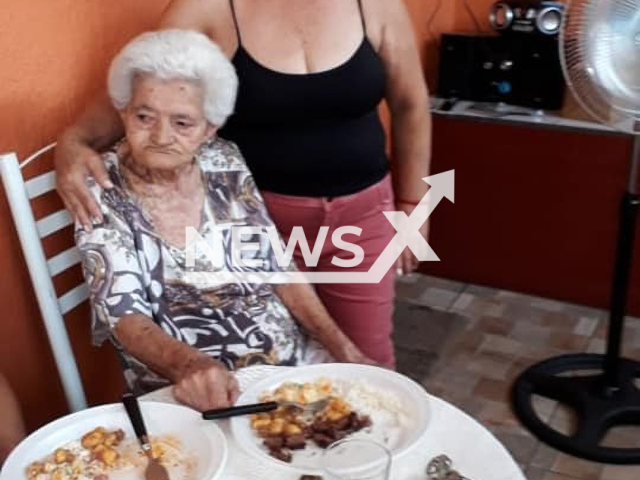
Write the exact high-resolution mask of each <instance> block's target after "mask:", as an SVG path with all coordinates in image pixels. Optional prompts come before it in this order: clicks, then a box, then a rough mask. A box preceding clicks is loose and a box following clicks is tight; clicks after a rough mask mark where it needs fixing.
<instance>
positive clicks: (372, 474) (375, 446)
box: [320, 438, 391, 480]
mask: <svg viewBox="0 0 640 480" xmlns="http://www.w3.org/2000/svg"><path fill="white" fill-rule="evenodd" d="M320 465H321V467H322V474H323V478H325V480H389V471H390V470H391V452H389V450H388V449H387V448H386V447H385V446H384V445H381V444H379V443H377V442H374V441H372V440H365V439H356V438H354V439H348V438H347V439H344V440H340V441H338V442H335V443H333V444H331V445H329V447H327V448H326V449H325V450H324V452H323V454H322V458H321V461H320Z"/></svg>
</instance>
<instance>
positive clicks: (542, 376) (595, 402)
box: [512, 354, 640, 464]
mask: <svg viewBox="0 0 640 480" xmlns="http://www.w3.org/2000/svg"><path fill="white" fill-rule="evenodd" d="M604 358H605V356H604V355H598V354H572V355H561V356H558V357H555V358H550V359H548V360H545V361H542V362H540V363H537V364H535V365H533V366H531V367H530V368H528V369H527V370H525V371H524V372H523V373H522V374H521V375H520V376H519V377H518V379H517V380H516V383H515V384H514V387H513V392H512V393H513V403H514V410H515V413H516V415H517V416H518V418H519V419H520V421H521V422H522V423H523V424H524V425H525V426H526V427H527V428H528V429H529V430H530V431H531V432H532V433H533V434H534V435H535V436H537V437H538V438H539V439H540V440H542V441H543V442H545V443H547V444H549V445H551V446H552V447H555V448H557V449H558V450H561V451H563V452H566V453H569V454H571V455H574V456H576V457H581V458H585V459H588V460H593V461H596V462H602V463H615V464H636V463H637V464H640V448H615V447H604V446H601V445H600V442H601V440H602V439H603V437H604V435H605V434H606V432H607V431H608V430H609V429H610V428H612V427H615V426H621V425H640V390H639V389H638V387H636V383H635V380H636V379H637V378H638V379H640V362H636V361H632V360H628V359H625V358H621V359H619V360H618V363H617V368H616V371H615V374H616V375H615V376H616V379H617V382H616V385H617V387H609V386H607V385H606V383H605V381H604V368H603V366H604ZM594 372H595V373H594ZM533 395H540V396H542V397H546V398H550V399H553V400H556V401H558V402H560V403H562V404H563V405H564V406H566V407H569V408H571V409H573V410H574V412H575V413H576V415H577V422H578V424H577V428H576V429H575V432H574V433H573V434H572V435H564V434H562V433H560V432H558V431H557V430H554V429H553V428H551V427H550V426H549V425H547V424H546V423H545V422H543V421H542V420H541V419H540V417H539V416H538V415H537V413H536V411H535V410H534V409H533V403H532V400H533Z"/></svg>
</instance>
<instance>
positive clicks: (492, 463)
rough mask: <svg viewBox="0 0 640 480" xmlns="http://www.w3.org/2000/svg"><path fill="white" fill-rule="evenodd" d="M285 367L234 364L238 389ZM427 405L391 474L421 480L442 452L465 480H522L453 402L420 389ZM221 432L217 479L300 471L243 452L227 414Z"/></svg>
mask: <svg viewBox="0 0 640 480" xmlns="http://www.w3.org/2000/svg"><path fill="white" fill-rule="evenodd" d="M286 368H291V367H271V366H258V367H249V368H245V369H241V370H238V372H237V378H238V382H239V383H240V390H241V391H244V389H245V388H247V387H248V386H249V385H251V384H252V383H255V382H257V381H258V380H262V379H263V378H265V377H266V376H268V375H270V374H273V373H277V372H281V371H282V370H283V369H286ZM142 399H143V400H154V401H161V402H167V403H177V402H176V401H175V400H174V398H173V396H172V395H171V389H170V388H163V389H161V390H158V391H155V392H152V393H149V394H147V395H145V396H143V397H142ZM425 402H429V406H430V408H431V422H430V424H429V426H428V432H427V434H426V435H425V436H424V437H423V438H422V440H421V441H420V443H419V444H418V445H416V447H415V448H413V449H412V450H411V451H410V452H409V453H407V454H406V455H404V456H403V457H402V458H401V459H400V461H398V462H395V463H394V464H393V466H392V473H391V479H392V480H425V479H426V478H427V476H426V473H425V467H426V465H427V463H428V462H429V460H430V459H431V458H433V457H434V456H436V455H439V454H442V453H444V454H446V455H448V456H449V457H450V458H451V459H452V460H453V464H454V468H456V469H457V470H458V471H460V473H462V474H463V475H465V476H466V477H468V478H469V479H471V480H526V479H525V477H524V475H523V474H522V471H521V470H520V468H519V467H518V465H517V464H516V463H515V462H514V460H513V458H512V457H511V455H510V454H509V452H508V451H507V450H506V449H505V448H504V446H503V445H502V444H501V443H500V442H499V441H498V440H496V438H495V437H494V436H493V435H492V434H491V433H490V432H489V431H488V430H487V429H486V428H484V427H483V426H482V425H480V424H479V423H478V422H476V421H475V420H474V419H473V418H471V417H470V416H468V415H467V414H466V413H464V412H462V411H461V410H458V409H457V408H456V407H454V406H453V405H451V404H449V403H447V402H445V401H443V400H441V399H439V398H437V397H434V396H433V395H429V394H428V393H426V392H425ZM218 426H219V427H220V428H221V429H222V431H223V432H224V434H225V435H226V437H227V441H228V445H229V459H228V462H227V467H226V470H225V473H224V475H223V476H222V478H221V480H298V479H299V477H300V475H299V474H296V473H292V472H291V471H288V470H286V469H278V468H276V467H274V466H273V465H272V464H271V463H266V462H263V461H262V460H259V459H256V458H254V457H252V456H249V455H248V454H246V453H245V452H244V450H243V449H242V448H241V447H240V446H239V445H238V444H237V443H236V442H235V440H234V439H233V435H232V434H231V429H230V427H229V420H220V421H218Z"/></svg>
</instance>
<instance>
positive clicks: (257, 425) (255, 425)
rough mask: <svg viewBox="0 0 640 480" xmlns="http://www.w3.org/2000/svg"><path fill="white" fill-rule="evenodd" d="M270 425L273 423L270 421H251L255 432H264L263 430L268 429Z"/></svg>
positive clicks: (258, 419)
mask: <svg viewBox="0 0 640 480" xmlns="http://www.w3.org/2000/svg"><path fill="white" fill-rule="evenodd" d="M270 423H271V420H270V419H266V418H264V419H260V418H257V419H255V420H252V421H251V428H253V429H255V430H262V429H263V428H268V427H269V424H270Z"/></svg>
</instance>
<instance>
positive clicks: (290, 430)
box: [284, 423, 302, 435]
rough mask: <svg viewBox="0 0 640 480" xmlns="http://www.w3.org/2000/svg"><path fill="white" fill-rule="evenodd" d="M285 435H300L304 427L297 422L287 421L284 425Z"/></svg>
mask: <svg viewBox="0 0 640 480" xmlns="http://www.w3.org/2000/svg"><path fill="white" fill-rule="evenodd" d="M284 433H285V435H298V434H300V433H302V429H301V428H300V427H299V426H298V425H296V424H295V423H287V424H286V425H285V426H284Z"/></svg>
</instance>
